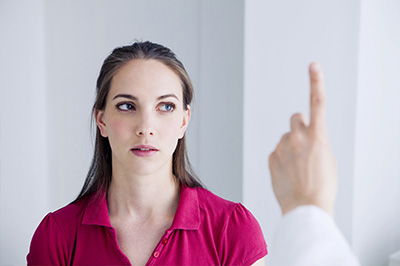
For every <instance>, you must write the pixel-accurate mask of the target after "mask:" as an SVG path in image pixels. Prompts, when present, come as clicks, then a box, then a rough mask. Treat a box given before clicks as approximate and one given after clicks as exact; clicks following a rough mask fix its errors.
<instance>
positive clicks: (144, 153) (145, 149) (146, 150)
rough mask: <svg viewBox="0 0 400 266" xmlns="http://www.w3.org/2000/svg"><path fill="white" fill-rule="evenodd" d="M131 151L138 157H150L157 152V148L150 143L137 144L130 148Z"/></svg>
mask: <svg viewBox="0 0 400 266" xmlns="http://www.w3.org/2000/svg"><path fill="white" fill-rule="evenodd" d="M131 152H132V153H133V154H134V155H136V156H138V157H150V156H153V155H154V154H156V153H157V152H158V149H156V148H154V147H153V146H150V145H138V146H135V147H133V148H132V149H131Z"/></svg>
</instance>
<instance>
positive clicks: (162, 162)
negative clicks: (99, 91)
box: [96, 59, 190, 175]
mask: <svg viewBox="0 0 400 266" xmlns="http://www.w3.org/2000/svg"><path fill="white" fill-rule="evenodd" d="M182 97H183V96H182V85H181V80H180V78H179V77H178V75H177V74H175V72H173V71H172V70H171V69H170V68H169V67H167V66H166V65H164V64H163V63H161V62H159V61H156V60H152V59H150V60H144V59H134V60H131V61H129V62H128V63H126V64H125V65H124V66H123V67H122V68H121V69H120V70H119V71H118V72H117V73H116V74H115V76H114V77H113V79H112V82H111V88H110V91H109V93H108V96H107V99H106V107H105V109H104V110H103V111H101V110H98V111H96V122H97V125H98V127H99V129H100V132H101V135H102V136H103V137H108V140H109V142H110V146H111V150H112V167H113V172H115V171H114V170H117V171H119V172H121V171H122V173H123V172H126V173H130V174H135V175H150V174H157V173H159V174H171V173H172V154H173V153H174V151H175V148H176V145H177V142H178V140H179V139H180V138H182V137H183V136H184V134H185V130H186V127H187V125H188V123H189V119H190V107H189V106H188V107H187V108H188V110H184V108H183V98H182Z"/></svg>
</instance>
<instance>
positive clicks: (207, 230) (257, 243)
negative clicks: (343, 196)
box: [27, 185, 267, 265]
mask: <svg viewBox="0 0 400 266" xmlns="http://www.w3.org/2000/svg"><path fill="white" fill-rule="evenodd" d="M265 255H267V245H266V243H265V240H264V237H263V234H262V231H261V228H260V226H259V224H258V222H257V220H256V219H255V218H254V216H253V215H252V214H251V213H250V212H249V211H248V210H247V209H246V208H245V207H244V206H243V205H242V204H240V203H233V202H230V201H227V200H224V199H222V198H220V197H218V196H216V195H214V194H212V193H211V192H209V191H208V190H206V189H203V188H189V187H186V186H184V185H183V186H182V187H181V195H180V199H179V204H178V208H177V210H176V213H175V217H174V220H173V222H172V225H171V227H170V228H169V229H168V230H166V232H165V233H164V235H163V236H162V237H161V239H160V241H159V243H158V244H157V246H156V247H155V249H154V251H153V253H152V256H151V257H150V258H149V261H148V262H147V264H146V265H251V264H253V263H254V262H256V261H257V260H259V259H261V258H263V257H264V256H265ZM27 261H28V265H131V264H130V262H129V260H128V258H127V257H126V256H125V255H124V254H123V253H122V251H121V250H120V248H119V246H118V243H117V235H116V231H115V229H114V228H113V227H112V226H111V223H110V219H109V216H108V209H107V201H106V197H104V196H103V197H100V198H96V197H94V196H89V197H86V198H84V199H82V200H80V201H78V202H75V203H72V204H69V205H68V206H66V207H64V208H62V209H60V210H58V211H55V212H53V213H49V214H48V215H47V216H46V217H45V218H44V219H43V220H42V222H41V223H40V225H39V226H38V228H37V229H36V232H35V234H34V236H33V238H32V242H31V247H30V252H29V254H28V256H27Z"/></svg>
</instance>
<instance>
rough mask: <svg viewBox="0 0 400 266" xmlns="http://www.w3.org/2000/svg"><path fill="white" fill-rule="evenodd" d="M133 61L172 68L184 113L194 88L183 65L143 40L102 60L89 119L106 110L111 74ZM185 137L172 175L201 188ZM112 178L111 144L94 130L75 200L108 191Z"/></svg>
mask: <svg viewBox="0 0 400 266" xmlns="http://www.w3.org/2000/svg"><path fill="white" fill-rule="evenodd" d="M134 59H154V60H157V61H159V62H161V63H163V64H165V65H166V66H168V67H169V68H170V69H172V70H173V71H174V72H175V73H176V74H177V75H178V76H179V78H180V79H181V82H182V94H183V107H184V108H185V109H186V110H187V106H188V105H189V104H190V103H191V101H192V98H193V86H192V83H191V81H190V78H189V75H188V74H187V72H186V70H185V68H184V66H183V64H182V63H181V62H180V61H179V60H178V59H177V57H176V55H175V54H174V53H173V52H172V51H171V50H170V49H169V48H167V47H165V46H162V45H160V44H156V43H152V42H148V41H146V42H135V43H134V44H132V45H128V46H123V47H119V48H116V49H114V51H113V52H112V53H111V54H110V55H109V56H108V57H107V58H106V59H105V60H104V63H103V66H102V67H101V70H100V75H99V77H98V79H97V87H96V92H97V95H96V100H95V103H94V105H93V109H92V118H93V116H94V113H95V111H96V110H104V109H105V105H106V99H107V95H108V92H109V91H110V86H111V81H112V78H113V77H114V75H115V74H116V73H117V72H118V70H119V69H120V68H121V67H122V66H124V65H125V64H126V63H128V62H129V61H131V60H134ZM185 138H186V137H185V136H184V137H183V138H181V139H179V140H178V144H177V147H176V149H175V151H174V153H173V167H172V171H173V174H174V175H175V177H176V178H177V180H178V181H179V182H181V183H183V184H185V185H187V186H189V187H202V184H201V181H200V180H199V179H198V178H197V177H196V176H195V175H194V173H193V170H192V168H191V166H190V162H189V158H188V155H187V150H186V141H185ZM111 175H112V162H111V147H110V143H109V141H108V138H104V137H103V136H101V134H100V130H99V128H97V129H96V140H95V147H94V155H93V159H92V163H91V166H90V169H89V172H88V174H87V176H86V180H85V183H84V185H83V188H82V190H81V192H80V193H79V195H78V197H77V199H76V200H79V199H81V198H83V197H85V196H86V195H90V194H93V193H96V192H100V191H107V190H108V187H109V185H110V183H111ZM76 200H75V201H76Z"/></svg>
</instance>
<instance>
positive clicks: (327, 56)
mask: <svg viewBox="0 0 400 266" xmlns="http://www.w3.org/2000/svg"><path fill="white" fill-rule="evenodd" d="M360 3H362V4H360ZM149 12H151V15H149ZM397 14H399V4H398V3H397V2H396V0H385V1H378V0H363V1H361V0H350V1H349V0H340V1H329V2H328V1H317V0H314V1H313V0H303V1H261V0H248V1H243V0H235V1H232V0H224V1H213V0H197V1H186V0H171V1H163V0H151V1H123V0H117V1H112V2H110V1H106V0H103V1H95V0H90V1H84V2H82V1H78V0H73V1H51V0H34V1H22V0H21V1H12V0H3V1H0V39H1V40H2V41H1V42H0V62H1V63H0V84H1V86H0V88H1V97H0V207H1V209H2V211H1V212H0V233H1V242H0V265H22V264H24V263H25V255H26V253H27V251H28V246H29V242H30V239H31V236H32V234H33V232H34V229H35V228H36V226H37V224H38V223H39V222H40V220H41V219H42V217H43V216H44V215H45V214H46V213H47V212H49V211H52V210H55V209H58V208H60V207H62V206H64V205H66V204H68V203H69V202H70V201H71V200H73V199H74V197H75V196H76V195H77V193H78V192H79V190H80V188H81V186H82V184H83V181H84V178H85V175H86V172H87V170H88V167H89V163H90V159H91V156H92V147H91V136H90V127H89V121H90V120H89V119H90V109H91V106H92V104H93V98H94V90H95V82H96V78H97V75H98V72H99V69H100V66H101V64H102V61H103V60H104V58H105V57H106V56H107V55H108V54H109V52H111V50H112V49H113V48H115V47H116V46H119V45H124V44H128V43H131V42H132V41H133V40H134V39H139V40H147V39H149V40H152V41H155V42H160V43H162V44H165V45H167V46H169V47H170V48H172V49H173V50H174V51H175V52H176V53H177V54H178V56H179V58H180V59H181V60H182V61H183V63H184V64H185V66H186V68H187V70H188V72H189V74H190V76H191V77H192V79H193V82H194V85H195V90H196V96H195V104H194V106H193V107H194V112H193V114H194V116H193V119H192V121H191V126H190V128H189V132H188V134H189V136H188V137H189V139H188V140H189V150H190V154H191V158H192V161H193V164H194V166H195V170H196V171H197V172H198V173H199V175H200V177H201V178H202V179H203V180H204V182H205V183H206V185H207V186H208V187H209V188H210V189H212V190H213V191H214V192H216V193H217V194H219V195H221V196H223V197H225V198H228V199H231V200H235V201H241V200H243V201H244V203H245V204H246V206H247V207H248V208H249V209H250V210H251V211H252V212H253V213H254V214H255V216H256V217H257V218H258V219H259V221H260V223H261V225H262V227H263V230H264V233H265V236H266V240H267V242H268V243H270V242H271V240H272V236H273V232H274V227H275V225H276V223H277V222H278V220H279V217H280V211H279V208H278V205H277V203H276V200H275V198H274V196H273V192H272V188H271V186H270V181H269V180H270V179H269V170H268V162H267V161H268V156H269V153H270V152H271V151H272V150H273V149H274V148H275V146H276V144H277V143H278V141H279V139H280V137H281V135H282V134H283V133H285V132H286V131H288V130H289V118H290V116H291V114H292V113H295V112H304V113H306V114H308V93H309V87H308V78H307V65H308V63H309V62H311V61H314V60H317V61H319V62H321V63H322V65H323V67H324V70H325V76H326V86H327V97H328V110H327V112H328V114H327V117H328V130H329V135H330V139H331V143H332V148H333V151H334V153H335V155H336V157H337V161H338V167H339V169H338V173H339V195H338V202H337V204H336V205H337V206H336V214H337V216H336V217H337V221H338V223H339V226H340V227H341V228H342V230H343V232H344V233H345V236H346V237H347V238H348V239H349V240H350V241H351V243H352V245H353V246H354V248H355V250H356V252H357V253H358V254H359V255H360V257H361V260H362V262H363V265H385V264H387V263H386V262H387V260H386V259H387V255H388V254H390V253H391V252H393V251H394V250H398V249H399V248H400V246H399V243H400V241H399V239H400V214H399V209H400V208H396V207H397V206H398V202H399V196H398V194H397V191H398V189H397V188H399V187H400V186H399V185H400V184H399V176H400V169H399V168H400V167H399V164H398V162H399V159H400V158H399V157H400V149H399V148H400V147H399V146H400V144H399V141H398V138H396V137H397V136H399V133H400V132H399V131H400V124H399V121H398V117H399V115H400V110H399V107H398V106H399V104H398V99H400V97H399V90H398V84H399V75H398V73H399V68H400V66H399V63H398V62H400V60H399V59H400V58H399V57H400V55H399V49H398V47H400V46H399V44H400V40H399V36H400V34H399V32H398V31H399V30H398V28H399V27H398V26H397V25H398V24H399V19H398V16H397ZM242 97H243V99H242ZM365 132H367V134H366V133H365ZM377 140H379V141H377ZM242 185H243V186H242ZM387 206H395V207H392V208H388V207H387ZM16 232H18V233H17V234H16ZM271 248H273V247H271ZM271 251H272V250H270V252H271Z"/></svg>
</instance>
